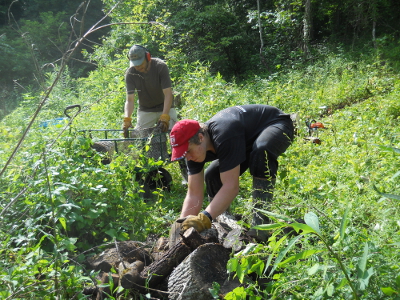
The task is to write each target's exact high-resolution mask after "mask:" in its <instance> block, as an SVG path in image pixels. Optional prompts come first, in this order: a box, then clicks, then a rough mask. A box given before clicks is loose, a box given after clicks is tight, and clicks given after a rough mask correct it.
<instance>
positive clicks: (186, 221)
mask: <svg viewBox="0 0 400 300" xmlns="http://www.w3.org/2000/svg"><path fill="white" fill-rule="evenodd" d="M177 222H178V223H180V222H182V226H181V232H185V231H186V230H187V229H189V228H190V227H193V228H194V229H196V231H197V232H202V231H203V230H206V229H210V228H211V221H210V219H209V218H208V217H207V216H206V215H205V214H203V213H199V214H198V215H197V216H193V215H190V216H187V217H185V218H182V219H178V220H177Z"/></svg>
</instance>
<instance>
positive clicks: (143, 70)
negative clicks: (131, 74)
mask: <svg viewBox="0 0 400 300" xmlns="http://www.w3.org/2000/svg"><path fill="white" fill-rule="evenodd" d="M147 65H148V62H147V60H144V61H143V62H142V64H140V65H138V66H135V67H134V68H135V70H136V71H138V72H140V73H147Z"/></svg>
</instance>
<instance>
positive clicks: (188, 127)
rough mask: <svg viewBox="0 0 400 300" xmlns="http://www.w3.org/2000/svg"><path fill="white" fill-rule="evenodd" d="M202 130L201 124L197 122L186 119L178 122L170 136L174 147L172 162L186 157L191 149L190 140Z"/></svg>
mask: <svg viewBox="0 0 400 300" xmlns="http://www.w3.org/2000/svg"><path fill="white" fill-rule="evenodd" d="M199 129H200V124H199V122H197V121H195V120H189V119H184V120H181V121H179V122H176V123H175V125H174V127H172V129H171V133H170V134H169V137H170V143H171V147H172V156H171V161H175V160H179V159H182V158H184V157H185V154H186V152H187V150H188V148H189V140H190V138H191V137H193V136H194V135H195V134H196V133H197V131H199Z"/></svg>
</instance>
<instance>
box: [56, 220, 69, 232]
mask: <svg viewBox="0 0 400 300" xmlns="http://www.w3.org/2000/svg"><path fill="white" fill-rule="evenodd" d="M58 221H59V222H60V223H61V225H62V227H63V228H64V230H65V231H67V222H66V221H65V218H58Z"/></svg>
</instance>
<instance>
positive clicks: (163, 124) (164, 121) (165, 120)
mask: <svg viewBox="0 0 400 300" xmlns="http://www.w3.org/2000/svg"><path fill="white" fill-rule="evenodd" d="M170 119H171V118H170V116H169V115H168V114H162V115H161V116H160V119H159V120H158V122H157V126H158V127H160V128H161V131H162V132H167V131H168V129H169V120H170Z"/></svg>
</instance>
